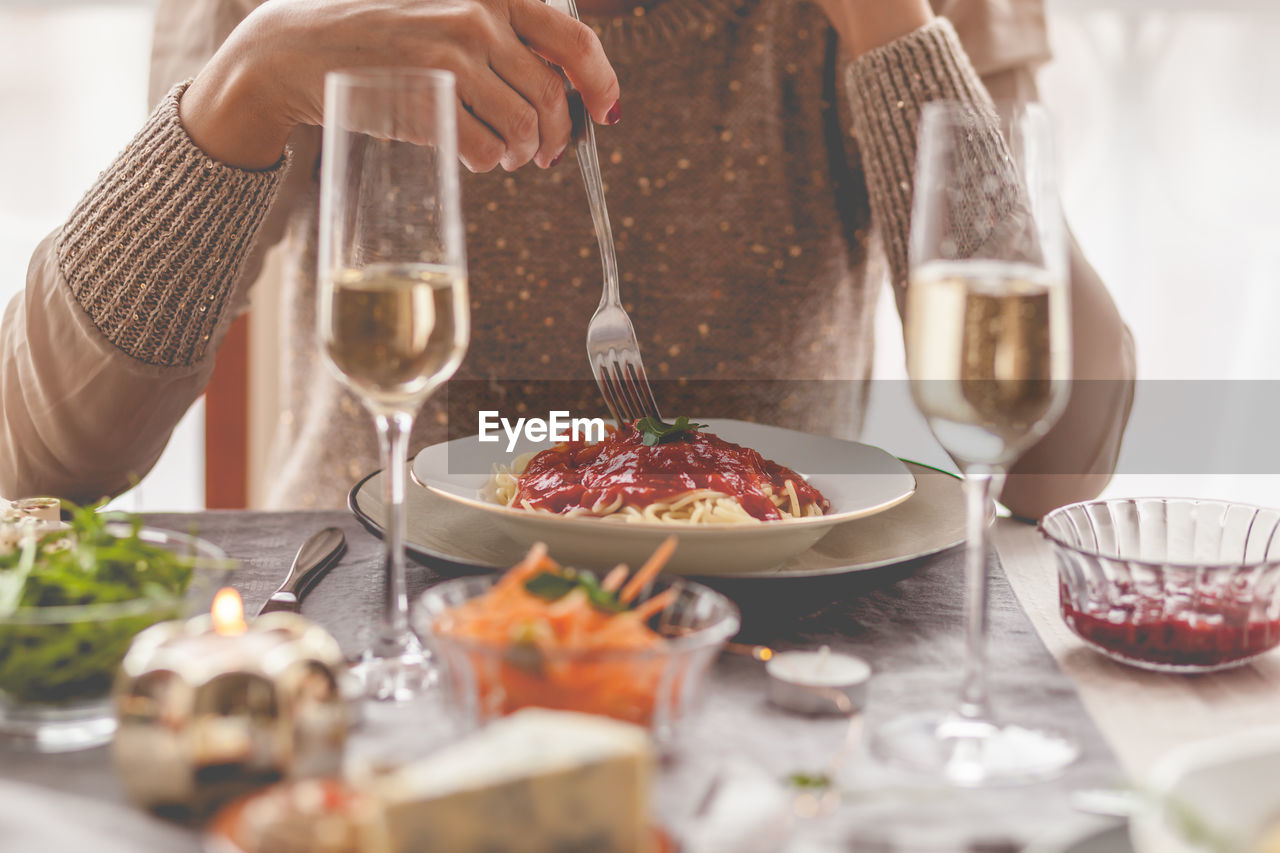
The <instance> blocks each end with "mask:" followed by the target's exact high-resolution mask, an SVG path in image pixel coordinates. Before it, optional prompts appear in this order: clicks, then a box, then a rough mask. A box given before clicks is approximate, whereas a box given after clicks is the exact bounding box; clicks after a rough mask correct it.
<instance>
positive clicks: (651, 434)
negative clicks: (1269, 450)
mask: <svg viewBox="0 0 1280 853" xmlns="http://www.w3.org/2000/svg"><path fill="white" fill-rule="evenodd" d="M706 426H707V425H706V424H697V423H693V422H691V421H690V420H689V418H688V417H687V416H685V415H681V416H680V417H678V418H676V420H675V423H670V424H669V423H666V422H665V421H663V420H661V419H660V418H640V419H639V420H637V421H636V422H635V428H636V429H637V430H639V431H640V441H641V442H642V443H643V444H644V445H645V446H646V447H653V446H654V445H655V444H665V443H666V442H668V441H674V440H676V439H677V438H680V437H681V436H683V435H686V434H688V433H692V432H696V431H697V430H700V429H705V428H706Z"/></svg>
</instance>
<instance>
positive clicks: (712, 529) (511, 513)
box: [409, 418, 920, 536]
mask: <svg viewBox="0 0 1280 853" xmlns="http://www.w3.org/2000/svg"><path fill="white" fill-rule="evenodd" d="M708 420H711V419H710V418H708ZM716 420H719V421H733V422H735V423H741V424H747V425H750V426H757V427H767V428H769V429H776V430H783V431H785V432H791V433H796V434H797V435H805V433H802V432H801V431H800V430H793V429H791V428H790V427H781V426H777V425H776V424H762V423H756V422H755V421H743V420H740V419H738V418H717V419H716ZM817 437H819V438H827V439H831V440H833V441H843V442H845V443H847V444H854V445H858V446H860V447H865V448H869V449H870V450H874V451H877V452H879V453H883V454H884V455H885V456H887V457H889V458H890V459H892V460H894V461H895V462H899V463H905V460H903V459H900V458H898V457H897V456H895V455H893V454H892V453H890V452H889V451H887V450H885V449H884V448H883V447H878V446H876V445H874V444H867V443H866V442H862V441H852V440H850V439H841V438H836V437H835V436H817ZM470 438H475V436H465V435H464V436H461V437H459V438H457V439H452V441H465V440H467V439H470ZM448 443H449V442H448V441H442V442H437V443H436V444H431V445H428V446H427V447H424V448H422V449H421V450H419V451H418V452H417V453H415V454H414V455H413V459H411V460H410V461H409V479H410V480H411V481H412V482H413V484H414V485H416V486H418V487H420V488H423V489H426V490H427V491H429V492H432V493H434V494H436V495H439V496H440V497H442V498H444V499H446V500H449V501H453V502H455V503H459V504H463V505H464V506H470V507H472V508H474V509H478V510H480V511H482V512H493V513H495V514H497V515H499V516H505V517H507V518H511V519H516V520H520V521H537V520H541V519H543V518H545V515H543V516H539V515H534V516H531V515H530V513H529V511H528V510H524V509H515V508H513V507H508V506H502V505H500V504H496V503H493V502H491V501H486V500H483V499H480V498H468V497H463V496H462V495H458V494H455V493H453V492H450V491H446V490H445V489H441V488H439V487H437V486H432V485H430V484H428V483H424V482H423V481H422V480H421V479H419V478H418V472H417V460H418V457H419V456H420V455H421V454H422V452H423V451H425V450H429V449H431V448H434V447H441V446H443V445H445V444H448ZM903 471H904V472H905V473H906V475H907V476H908V477H910V478H911V488H910V489H908V490H907V491H906V492H905V493H904V494H901V495H898V496H897V497H895V498H893V499H891V500H888V501H881V502H880V503H878V504H875V505H873V506H867V507H862V508H860V509H854V510H846V511H845V512H839V513H829V514H827V515H813V516H805V517H803V518H785V519H781V520H779V521H774V522H770V523H769V524H768V525H753V524H743V525H729V526H720V525H704V526H698V525H690V526H688V527H685V526H683V525H681V526H679V528H678V529H679V530H680V531H681V533H682V534H690V533H691V534H692V535H694V536H714V535H719V536H725V535H728V534H731V533H733V534H739V535H742V534H745V535H748V536H753V535H755V536H759V535H769V532H770V531H772V530H776V529H778V526H779V525H781V526H784V527H786V528H788V529H791V530H796V529H802V528H805V527H809V528H815V529H822V528H824V527H825V528H832V527H835V526H836V525H837V524H844V523H845V522H849V521H857V520H858V519H860V518H867V517H868V516H872V515H878V514H880V513H882V512H885V511H886V510H890V509H893V508H894V507H895V506H898V505H899V504H902V503H904V502H906V501H908V500H910V499H911V497H912V496H913V495H915V493H916V490H917V489H918V488H919V487H920V484H919V482H918V481H917V480H916V476H915V474H913V473H912V472H911V469H909V468H907V467H906V466H905V464H904V465H903ZM557 523H561V524H566V525H569V526H572V527H579V528H582V529H584V530H586V529H591V528H590V527H582V525H592V526H594V525H597V524H599V523H600V519H598V518H594V517H574V516H560V517H559V521H558V522H557ZM626 529H627V530H628V531H634V532H636V533H640V532H645V533H668V534H669V533H673V532H675V530H676V526H675V525H671V524H663V523H660V522H648V521H639V522H632V523H629V524H628V525H627V526H626Z"/></svg>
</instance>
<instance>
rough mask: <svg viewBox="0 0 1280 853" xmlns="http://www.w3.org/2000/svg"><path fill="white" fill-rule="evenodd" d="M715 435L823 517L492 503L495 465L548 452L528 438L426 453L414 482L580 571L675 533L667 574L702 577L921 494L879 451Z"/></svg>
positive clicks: (762, 565)
mask: <svg viewBox="0 0 1280 853" xmlns="http://www.w3.org/2000/svg"><path fill="white" fill-rule="evenodd" d="M706 423H707V424H708V426H707V429H708V431H710V432H712V433H714V434H716V435H718V436H720V437H721V438H723V439H724V440H725V441H731V442H733V443H735V444H740V445H743V446H744V447H750V448H752V449H754V450H757V451H759V452H760V453H761V455H763V456H764V457H765V458H766V459H771V460H773V461H774V462H777V463H779V464H780V465H785V466H786V467H788V468H791V469H793V470H795V471H797V472H799V473H800V474H802V475H803V476H805V478H806V479H807V480H808V481H809V482H810V483H811V484H813V485H814V486H815V487H816V488H817V489H818V490H819V491H821V492H822V493H823V494H824V495H825V496H826V497H827V499H828V500H830V501H831V511H830V512H828V513H827V514H826V515H822V516H815V517H809V518H797V519H786V520H782V521H769V522H762V523H760V524H750V525H735V526H732V527H718V526H697V525H690V526H684V525H668V524H657V523H648V522H628V523H622V522H613V521H606V520H602V519H599V518H584V517H581V516H579V517H568V516H561V515H553V514H550V513H541V512H529V511H527V510H523V509H512V508H509V507H505V506H501V505H499V504H495V503H493V502H491V501H489V500H486V499H485V498H484V497H482V496H481V491H482V490H483V489H484V487H485V486H486V484H487V483H488V482H489V479H490V477H491V476H492V467H493V464H494V463H502V464H510V462H511V460H512V459H514V458H515V456H517V455H519V454H521V453H526V452H529V451H530V450H538V449H544V448H546V447H549V446H550V444H551V443H550V442H545V443H543V444H541V445H535V444H533V443H531V442H529V441H528V440H526V439H521V440H520V441H519V442H518V443H517V444H516V445H515V447H514V448H512V450H511V451H510V452H507V451H506V447H505V443H504V444H482V443H480V442H479V441H478V440H477V436H468V437H466V438H461V439H455V440H454V441H449V442H444V443H441V444H437V445H433V446H431V447H428V448H425V449H424V450H423V451H422V452H421V453H419V454H418V456H417V457H416V458H415V459H414V462H413V469H412V470H413V479H414V480H415V481H416V482H418V483H419V484H420V485H422V486H424V487H426V488H427V489H430V490H431V491H432V492H434V493H436V494H438V495H440V496H442V497H444V498H447V499H449V500H451V501H454V502H457V503H460V504H464V505H466V506H469V507H473V508H476V509H480V510H483V511H484V512H486V513H488V514H489V516H490V517H491V518H492V520H493V522H494V524H496V525H498V526H499V527H500V528H501V529H502V531H503V532H504V533H506V534H507V535H508V536H510V537H511V538H512V539H515V540H516V541H518V542H521V543H524V544H530V543H533V542H537V541H541V542H546V543H547V545H548V546H549V548H550V550H551V553H552V554H555V555H556V558H557V559H559V560H561V561H564V562H567V563H572V564H575V565H600V564H605V565H613V564H615V563H618V562H627V563H630V564H632V565H638V564H640V563H641V562H643V561H644V559H645V558H646V557H648V555H649V554H650V553H652V552H653V549H654V548H656V547H657V546H658V544H659V543H660V542H661V541H662V540H663V539H665V538H666V537H667V536H670V535H671V534H673V533H674V534H676V535H678V536H679V537H680V547H679V548H678V549H677V550H676V553H675V556H674V557H672V560H671V562H670V564H669V565H668V568H669V570H670V571H672V572H676V573H696V574H703V575H714V574H736V573H742V572H744V571H758V570H764V569H768V568H771V567H774V566H777V565H778V564H780V563H783V562H785V561H786V560H788V559H790V558H791V557H794V556H795V555H797V554H800V553H802V552H804V551H806V550H808V549H809V548H811V547H812V546H813V545H814V544H815V543H816V542H817V541H818V540H819V539H821V538H822V537H823V536H825V535H826V534H827V533H828V532H829V531H830V530H831V528H833V527H835V526H836V525H837V524H840V523H841V522H845V521H851V520H853V519H857V518H863V517H865V516H869V515H874V514H875V513H878V512H883V511H884V510H887V509H889V508H891V507H893V506H896V505H897V504H900V503H902V502H903V501H905V500H906V499H907V498H909V497H911V495H912V494H913V493H914V492H915V489H916V481H915V477H914V476H913V475H912V474H911V472H910V471H909V470H907V467H906V465H904V464H903V463H902V462H901V461H900V460H898V459H896V458H895V457H893V456H891V455H890V454H888V453H886V452H885V451H883V450H881V449H880V448H878V447H872V446H870V445H867V444H860V443H858V442H852V441H842V440H840V439H836V438H828V437H824V436H816V435H809V434H808V433H803V432H798V431H796V430H791V429H784V428H782V427H775V426H767V425H764V424H753V423H747V422H745V421H735V420H720V419H706Z"/></svg>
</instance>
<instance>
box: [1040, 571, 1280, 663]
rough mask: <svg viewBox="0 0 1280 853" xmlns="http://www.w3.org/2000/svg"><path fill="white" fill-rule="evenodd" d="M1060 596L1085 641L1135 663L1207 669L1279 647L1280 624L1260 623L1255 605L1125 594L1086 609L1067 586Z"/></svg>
mask: <svg viewBox="0 0 1280 853" xmlns="http://www.w3.org/2000/svg"><path fill="white" fill-rule="evenodd" d="M1059 594H1060V596H1061V603H1062V618H1063V619H1065V620H1066V623H1067V625H1068V626H1070V628H1071V630H1073V631H1075V632H1076V634H1078V635H1079V636H1080V638H1081V639H1083V640H1085V641H1087V642H1089V643H1092V644H1094V645H1096V646H1099V647H1101V648H1103V649H1106V650H1107V651H1110V652H1113V653H1115V654H1116V655H1119V656H1121V657H1124V658H1128V659H1130V660H1134V661H1142V662H1146V663H1151V664H1159V665H1161V666H1169V667H1197V668H1206V669H1207V668H1215V667H1221V666H1224V665H1226V664H1230V663H1233V662H1235V661H1241V660H1245V659H1247V658H1251V657H1253V656H1255V655H1259V654H1261V653H1263V652H1265V651H1268V650H1270V649H1273V648H1275V647H1276V646H1277V645H1280V619H1275V618H1273V619H1267V618H1258V614H1257V613H1256V610H1257V607H1256V604H1255V603H1254V602H1251V601H1240V600H1234V599H1230V598H1208V597H1206V596H1203V595H1200V596H1188V597H1187V599H1186V601H1185V603H1183V604H1181V605H1179V604H1174V605H1173V606H1171V605H1170V604H1169V602H1167V601H1165V600H1163V599H1153V598H1150V597H1146V596H1142V595H1140V594H1138V593H1136V592H1125V591H1123V590H1121V591H1120V592H1119V593H1118V594H1113V595H1112V596H1111V597H1110V598H1109V599H1108V600H1106V601H1098V602H1096V603H1092V604H1090V605H1088V606H1086V607H1085V608H1083V609H1081V608H1078V607H1076V606H1075V605H1074V604H1073V603H1072V601H1071V596H1070V594H1069V592H1068V590H1067V588H1066V586H1065V585H1062V586H1061V588H1060V593H1059Z"/></svg>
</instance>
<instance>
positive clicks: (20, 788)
mask: <svg viewBox="0 0 1280 853" xmlns="http://www.w3.org/2000/svg"><path fill="white" fill-rule="evenodd" d="M0 849H3V850H4V853H53V851H63V850H92V851H94V853H138V851H140V850H164V851H165V852H166V853H181V851H184V850H192V851H194V850H199V849H200V843H199V840H198V839H197V837H196V836H195V835H194V834H193V833H192V832H191V831H190V830H187V829H183V828H181V827H178V826H175V825H173V824H169V823H165V822H164V821H161V820H160V819H158V818H155V817H152V816H150V815H148V814H145V813H144V812H141V811H137V810H134V809H130V808H128V807H125V806H116V805H109V804H107V803H102V802H98V801H96V800H90V799H86V798H84V797H78V796H73V795H71V794H63V793H59V792H57V791H53V790H51V789H49V788H43V787H39V786H37V785H21V784H18V783H16V782H8V781H4V780H0Z"/></svg>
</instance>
